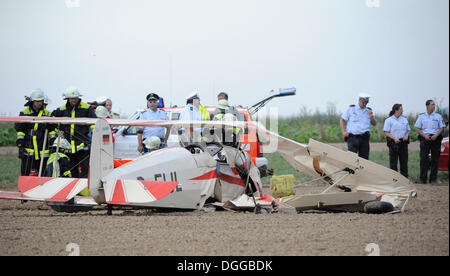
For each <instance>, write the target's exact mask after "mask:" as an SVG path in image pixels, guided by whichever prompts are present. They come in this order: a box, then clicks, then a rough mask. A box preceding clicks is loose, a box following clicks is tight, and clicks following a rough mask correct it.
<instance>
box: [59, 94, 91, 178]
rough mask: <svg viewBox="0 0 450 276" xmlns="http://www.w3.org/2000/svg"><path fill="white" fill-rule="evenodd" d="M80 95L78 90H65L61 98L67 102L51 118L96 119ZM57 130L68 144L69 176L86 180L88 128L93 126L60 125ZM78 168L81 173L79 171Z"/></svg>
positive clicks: (88, 144)
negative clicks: (69, 147)
mask: <svg viewBox="0 0 450 276" xmlns="http://www.w3.org/2000/svg"><path fill="white" fill-rule="evenodd" d="M81 96H82V95H81V94H80V91H79V90H78V88H75V87H70V88H68V89H67V90H66V92H65V93H64V95H63V97H64V100H67V102H66V103H65V104H64V105H62V106H61V107H58V108H57V109H56V110H54V111H53V112H52V117H71V118H97V116H96V115H95V111H94V109H93V108H92V107H91V106H90V105H88V104H87V103H84V102H82V101H81ZM58 128H59V130H60V131H62V132H63V133H64V138H65V139H66V140H67V141H68V142H69V143H70V146H71V149H70V154H69V158H70V165H71V174H72V177H74V178H87V176H88V170H89V153H90V148H89V146H90V142H91V141H90V140H91V139H90V138H89V131H90V128H91V129H94V125H92V126H87V125H76V124H70V125H60V126H58ZM79 167H80V169H81V172H80V171H79Z"/></svg>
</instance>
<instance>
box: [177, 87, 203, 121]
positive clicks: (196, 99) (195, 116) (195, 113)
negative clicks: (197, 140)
mask: <svg viewBox="0 0 450 276" xmlns="http://www.w3.org/2000/svg"><path fill="white" fill-rule="evenodd" d="M200 106H201V105H200V96H199V95H198V93H193V94H191V95H189V96H188V97H187V98H186V107H185V109H184V110H183V112H181V115H180V121H204V120H205V119H206V118H208V117H209V115H207V116H206V115H205V116H204V115H203V114H202V112H201V110H200ZM206 112H207V111H206Z"/></svg>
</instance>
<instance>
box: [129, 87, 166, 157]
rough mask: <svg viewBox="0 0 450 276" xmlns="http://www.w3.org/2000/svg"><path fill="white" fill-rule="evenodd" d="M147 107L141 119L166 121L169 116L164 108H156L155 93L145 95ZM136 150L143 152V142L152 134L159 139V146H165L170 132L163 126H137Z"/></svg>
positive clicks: (144, 149)
mask: <svg viewBox="0 0 450 276" xmlns="http://www.w3.org/2000/svg"><path fill="white" fill-rule="evenodd" d="M146 99H147V107H148V109H147V110H146V111H145V112H144V113H142V115H141V117H140V119H141V120H154V121H167V120H169V118H168V117H167V114H166V112H165V111H164V110H162V109H158V101H159V96H158V95H157V94H155V93H150V94H148V95H147V97H146ZM137 133H138V135H137V136H138V151H139V152H140V153H145V152H146V148H145V145H144V142H145V140H146V139H149V138H150V137H152V136H156V137H158V138H159V139H161V147H162V148H165V147H167V138H168V137H169V134H170V132H169V131H167V130H166V129H165V128H164V127H139V128H138V131H137Z"/></svg>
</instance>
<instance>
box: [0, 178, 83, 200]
mask: <svg viewBox="0 0 450 276" xmlns="http://www.w3.org/2000/svg"><path fill="white" fill-rule="evenodd" d="M87 186H88V183H87V179H84V178H53V177H36V176H20V177H19V180H18V187H19V191H20V192H4V191H1V192H0V198H3V199H15V200H31V201H33V200H35V201H46V202H68V201H69V200H71V199H72V198H74V197H76V195H77V194H78V193H80V192H81V191H82V190H83V189H85V188H87Z"/></svg>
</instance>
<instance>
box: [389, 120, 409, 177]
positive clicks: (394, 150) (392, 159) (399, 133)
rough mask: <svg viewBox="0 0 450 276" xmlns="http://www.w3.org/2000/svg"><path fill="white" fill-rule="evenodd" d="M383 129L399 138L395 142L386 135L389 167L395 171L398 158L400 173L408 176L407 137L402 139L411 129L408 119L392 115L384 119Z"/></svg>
mask: <svg viewBox="0 0 450 276" xmlns="http://www.w3.org/2000/svg"><path fill="white" fill-rule="evenodd" d="M383 131H385V132H389V133H390V134H391V135H392V136H394V137H395V138H397V139H398V140H400V143H395V141H394V140H392V139H391V138H389V137H387V138H386V139H387V145H388V147H389V163H390V168H391V169H393V170H395V171H397V163H398V161H399V160H400V173H401V174H402V175H403V176H405V177H408V144H409V139H408V140H407V141H404V140H403V138H404V137H405V135H406V133H408V132H409V131H411V128H410V126H409V122H408V119H407V118H406V117H404V116H399V117H398V118H397V117H395V116H394V115H392V116H391V117H389V118H387V119H386V120H385V121H384V127H383Z"/></svg>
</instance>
